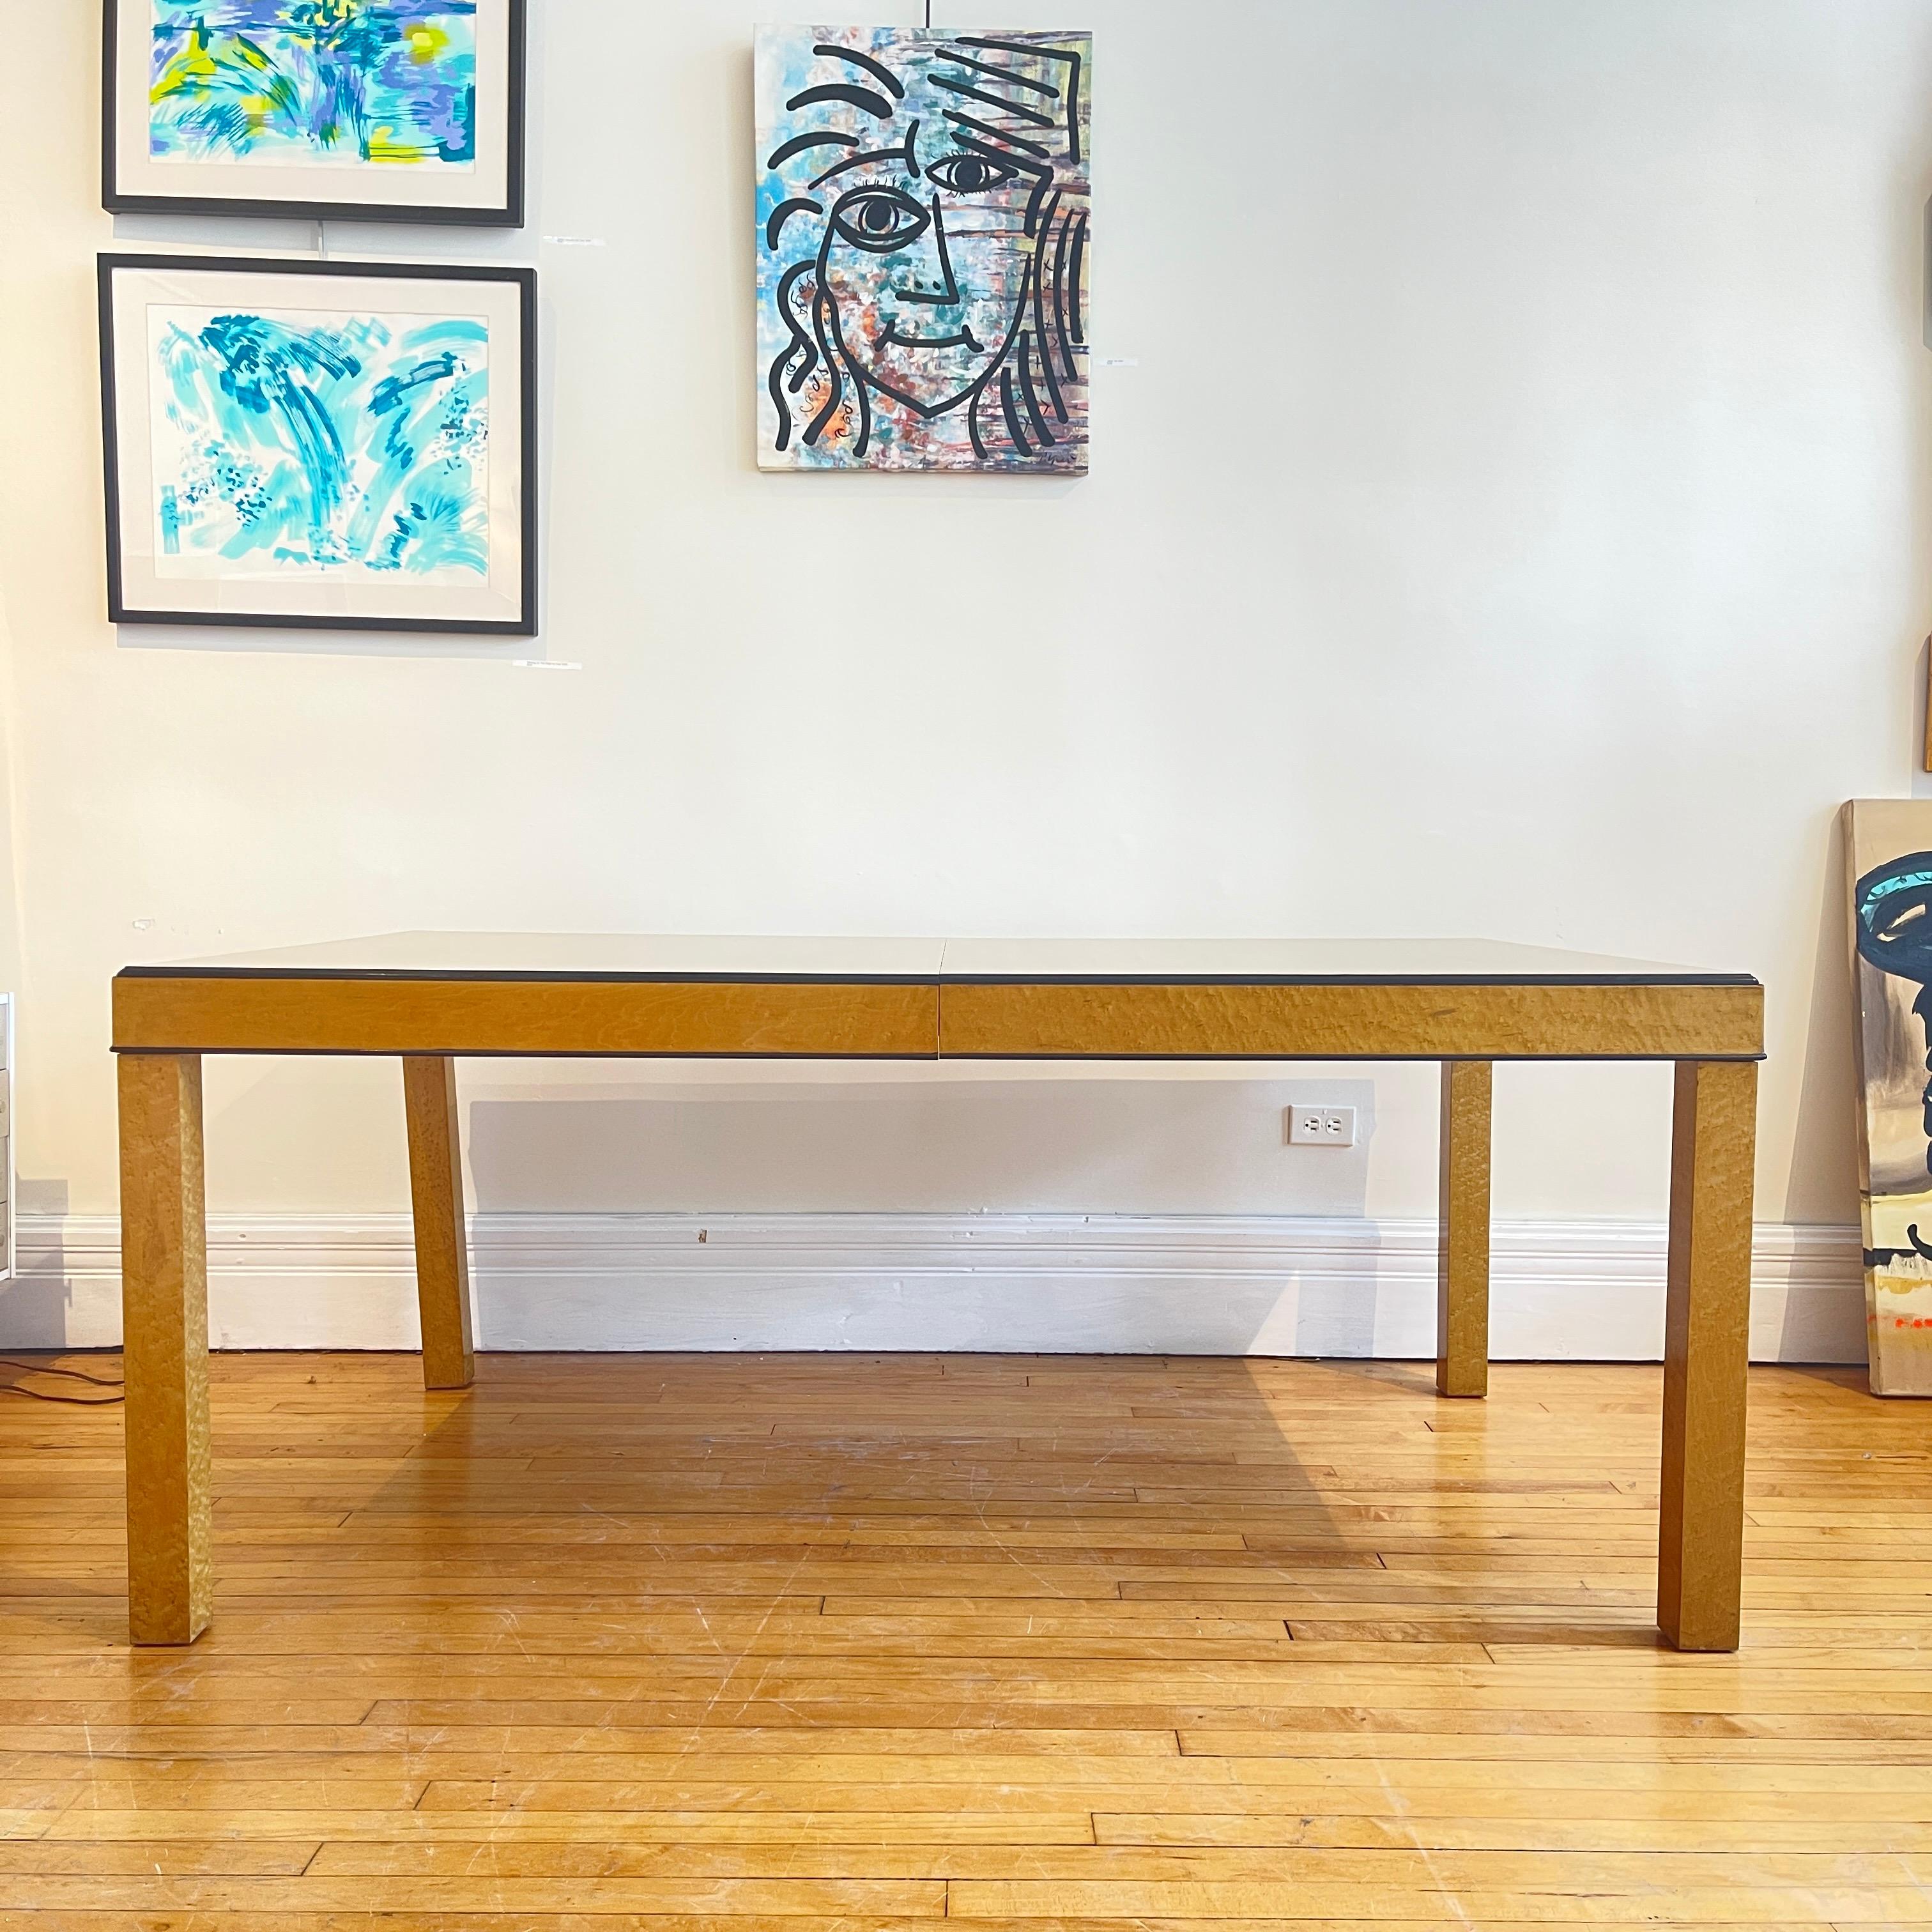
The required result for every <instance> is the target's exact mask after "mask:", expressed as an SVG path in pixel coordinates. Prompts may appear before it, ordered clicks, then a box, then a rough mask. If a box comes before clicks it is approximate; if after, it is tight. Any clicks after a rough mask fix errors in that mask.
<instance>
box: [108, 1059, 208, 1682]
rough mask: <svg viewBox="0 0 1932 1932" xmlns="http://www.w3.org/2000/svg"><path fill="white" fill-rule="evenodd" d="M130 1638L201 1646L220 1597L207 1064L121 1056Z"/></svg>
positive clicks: (138, 1641)
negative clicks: (212, 1458) (214, 1547)
mask: <svg viewBox="0 0 1932 1932" xmlns="http://www.w3.org/2000/svg"><path fill="white" fill-rule="evenodd" d="M118 1066H119V1077H120V1087H121V1349H122V1355H123V1363H124V1375H125V1376H126V1380H127V1412H126V1415H127V1451H126V1454H127V1628H128V1632H129V1634H130V1636H131V1637H133V1640H134V1642H135V1643H174V1644H181V1643H193V1641H194V1640H195V1639H196V1637H199V1635H200V1634H201V1633H202V1631H204V1630H205V1629H206V1628H208V1616H209V1613H210V1610H211V1605H212V1602H213V1598H214V1577H213V1572H212V1569H211V1557H210V1553H209V1544H210V1541H211V1538H210V1534H209V1508H208V1234H207V1223H206V1216H205V1200H204V1195H203V1190H202V1165H201V1061H200V1059H199V1056H198V1055H172V1054H156V1055H146V1054H127V1053H124V1054H122V1055H121V1056H120V1058H119V1061H118Z"/></svg>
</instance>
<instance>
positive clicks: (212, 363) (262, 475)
mask: <svg viewBox="0 0 1932 1932" xmlns="http://www.w3.org/2000/svg"><path fill="white" fill-rule="evenodd" d="M148 341H149V346H150V350H151V353H152V355H153V357H154V382H153V385H152V388H151V398H152V413H153V418H154V421H153V424H152V436H153V450H154V506H155V516H156V519H157V529H156V531H155V555H156V560H157V569H158V570H159V571H160V572H161V573H162V574H169V569H170V564H171V561H172V568H173V569H174V570H175V571H182V570H187V571H196V570H197V569H202V568H205V567H206V563H207V562H208V561H212V560H214V559H220V560H221V561H222V562H224V563H226V564H227V565H230V566H236V567H239V568H240V569H241V570H242V571H245V572H255V571H268V572H272V573H275V574H281V573H284V572H287V571H302V572H314V571H329V572H331V573H336V572H350V573H355V574H361V573H364V572H367V571H378V572H400V573H404V574H408V575H410V576H414V577H425V576H439V575H440V576H442V577H444V578H445V579H446V580H455V581H463V580H473V578H475V577H486V578H487V576H488V574H489V571H490V514H489V505H490V496H489V477H488V461H487V456H488V449H489V331H488V328H487V325H486V324H485V323H483V322H481V321H480V320H474V319H470V318H465V317H448V318H440V319H436V320H428V321H425V319H424V318H423V317H421V316H411V317H406V318H397V319H385V318H384V317H381V316H377V315H369V314H354V315H351V314H318V313H317V312H315V311H278V312H275V313H261V312H245V313H226V314H224V313H219V312H213V311H208V310H205V309H203V310H184V309H175V308H159V307H157V308H150V309H149V310H148ZM196 559H202V560H204V561H202V562H201V563H199V564H197V563H196V561H195V560H196Z"/></svg>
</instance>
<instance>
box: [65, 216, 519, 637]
mask: <svg viewBox="0 0 1932 1932" xmlns="http://www.w3.org/2000/svg"><path fill="white" fill-rule="evenodd" d="M121 269H133V270H136V271H149V272H160V273H173V272H184V273H188V274H214V275H289V276H293V277H297V278H316V277H322V278H327V277H334V278H338V279H347V278H353V279H355V280H357V281H363V280H368V279H375V280H393V281H428V282H449V283H455V284H461V283H465V282H498V283H505V284H514V286H515V287H516V288H517V291H518V302H517V317H518V330H517V333H518V338H519V341H518V350H519V355H518V363H519V368H518V370H517V383H518V390H519V394H518V398H517V402H518V415H519V419H520V429H521V436H520V442H521V446H522V449H521V461H520V467H519V472H518V478H517V480H518V483H519V486H520V500H519V511H520V516H519V554H518V562H519V565H520V571H519V586H518V601H519V604H520V607H521V608H520V614H519V615H518V616H517V617H516V618H515V619H508V620H497V619H466V618H441V617H362V616H318V615H311V614H308V613H294V614H292V613H286V612H268V613H256V612H248V611H237V610H219V611H210V610H144V609H141V608H139V607H133V606H130V604H128V602H127V598H126V596H125V595H124V568H123V565H124V557H123V549H124V545H123V541H122V535H123V533H122V530H121V436H120V416H119V407H118V396H117V394H116V391H117V383H116V381H115V308H114V277H115V274H116V273H117V272H118V271H120V270H121ZM96 273H97V278H98V280H97V295H98V305H99V317H100V331H101V450H102V458H103V469H102V477H103V482H104V490H105V502H106V506H107V617H108V621H109V622H110V623H113V624H166V625H171V626H172V627H174V628H185V629H192V630H198V629H201V628H204V627H205V626H210V625H214V626H220V627H225V628H234V629H245V630H285V631H388V632H398V633H402V634H423V635H434V636H471V637H535V635H536V634H537V631H538V609H537V594H538V555H537V544H538V519H537V478H538V450H537V440H538V412H537V371H538V362H537V272H536V271H535V269H530V268H523V267H520V266H510V265H491V266H487V267H475V266H462V265H452V264H451V263H416V262H358V261H342V260H338V261H332V262H320V261H309V260H300V259H296V260H278V259H275V258H273V257H262V256H247V255H235V256H230V255H145V254H104V255H102V256H101V257H99V258H98V266H97V271H96Z"/></svg>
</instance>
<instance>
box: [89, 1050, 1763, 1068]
mask: <svg viewBox="0 0 1932 1932" xmlns="http://www.w3.org/2000/svg"><path fill="white" fill-rule="evenodd" d="M109 1051H110V1052H112V1053H114V1054H116V1055H126V1056H127V1058H130V1059H134V1060H140V1059H154V1060H169V1059H177V1058H188V1057H190V1056H194V1057H198V1058H201V1059H204V1060H405V1059H412V1060H414V1059H420V1060H768V1061H769V1060H839V1061H846V1060H850V1061H865V1060H892V1061H905V1062H908V1063H914V1064H916V1063H919V1062H922V1061H933V1062H935V1064H936V1063H938V1062H941V1061H948V1062H953V1061H971V1062H972V1063H974V1064H976V1065H990V1064H995V1063H997V1062H999V1061H1010V1060H1027V1061H1042V1062H1051V1063H1053V1064H1058V1065H1060V1066H1063V1067H1064V1066H1067V1065H1070V1064H1075V1063H1076V1062H1079V1061H1106V1062H1107V1063H1109V1064H1118V1063H1120V1062H1124V1061H1133V1062H1135V1063H1137V1064H1141V1065H1146V1066H1153V1065H1168V1066H1178V1065H1180V1064H1183V1063H1186V1064H1190V1065H1216V1064H1221V1063H1223V1062H1225V1061H1236V1062H1239V1063H1241V1064H1248V1065H1253V1066H1258V1067H1259V1066H1293V1065H1295V1064H1298V1063H1299V1062H1301V1061H1337V1062H1346V1063H1347V1064H1350V1065H1361V1066H1370V1065H1375V1066H1398V1065H1400V1066H1417V1067H1439V1066H1441V1065H1442V1064H1443V1063H1444V1062H1445V1061H1459V1062H1460V1061H1467V1062H1469V1063H1470V1064H1474V1065H1492V1066H1493V1065H1495V1064H1497V1063H1499V1062H1500V1063H1502V1064H1504V1065H1505V1066H1514V1065H1516V1064H1518V1063H1520V1062H1523V1061H1539V1062H1545V1063H1547V1064H1550V1065H1551V1066H1566V1067H1572V1066H1574V1067H1587V1066H1589V1065H1592V1064H1594V1063H1595V1062H1596V1061H1617V1062H1619V1063H1636V1062H1639V1061H1643V1062H1653V1061H1654V1062H1655V1063H1656V1064H1658V1065H1660V1066H1664V1067H1668V1066H1670V1065H1672V1064H1674V1063H1676V1061H1682V1060H1696V1061H1712V1060H1722V1061H1763V1060H1767V1059H1769V1058H1770V1056H1769V1054H1767V1053H1765V1052H1762V1051H1760V1052H1757V1053H1510V1054H1496V1053H1085V1052H1082V1053H959V1052H955V1053H941V1052H938V1051H937V1050H935V1051H933V1052H927V1051H926V1049H923V1048H922V1049H919V1050H918V1051H917V1052H913V1051H912V1050H910V1049H907V1050H906V1051H904V1052H890V1053H821V1052H817V1051H815V1050H806V1051H799V1052H793V1051H791V1050H790V1049H784V1050H774V1049H771V1048H769V1047H745V1048H718V1047H714V1048H712V1049H710V1050H709V1052H692V1051H691V1049H688V1048H683V1047H679V1048H676V1049H671V1048H660V1047H640V1048H632V1049H631V1050H630V1051H628V1052H613V1051H612V1050H611V1049H609V1048H607V1047H598V1048H597V1049H594V1050H592V1051H589V1052H583V1051H573V1050H571V1049H567V1048H559V1047H546V1048H542V1049H533V1048H529V1047H520V1046H519V1047H509V1046H489V1047H474V1046H412V1047H407V1048H404V1047H396V1046H354V1047H347V1046H115V1047H112V1048H110V1049H109Z"/></svg>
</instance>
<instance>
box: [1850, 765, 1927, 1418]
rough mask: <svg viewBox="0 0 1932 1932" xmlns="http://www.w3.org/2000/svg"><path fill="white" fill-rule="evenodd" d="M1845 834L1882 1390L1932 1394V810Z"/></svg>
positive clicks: (1856, 821) (1872, 1339) (1875, 1346)
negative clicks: (1849, 885)
mask: <svg viewBox="0 0 1932 1932" xmlns="http://www.w3.org/2000/svg"><path fill="white" fill-rule="evenodd" d="M1845 826H1846V864H1847V871H1848V872H1849V876H1850V878H1851V880H1852V975H1853V980H1854V983H1855V986H1856V989H1857V995H1858V999H1857V1006H1858V1018H1857V1034H1856V1040H1857V1047H1858V1088H1859V1108H1858V1126H1859V1142H1860V1150H1861V1155H1862V1157H1863V1158H1862V1175H1863V1178H1862V1181H1861V1187H1862V1190H1863V1205H1864V1248H1865V1258H1864V1259H1865V1316H1866V1332H1867V1340H1868V1341H1869V1343H1870V1351H1871V1386H1872V1392H1873V1394H1875V1395H1921V1396H1932V1037H1928V1036H1932V800H1909V799H1876V800H1869V801H1867V800H1861V801H1859V802H1857V803H1855V804H1852V805H1848V806H1846V810H1845Z"/></svg>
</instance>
